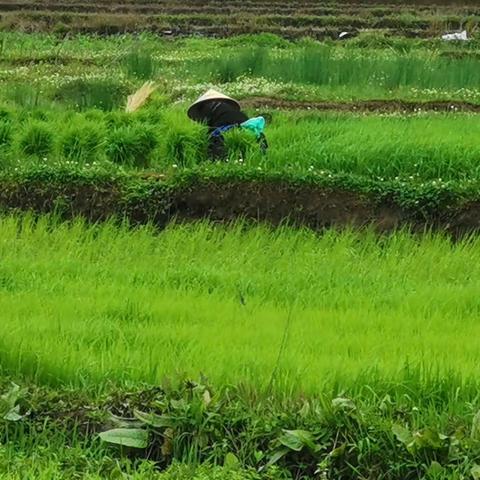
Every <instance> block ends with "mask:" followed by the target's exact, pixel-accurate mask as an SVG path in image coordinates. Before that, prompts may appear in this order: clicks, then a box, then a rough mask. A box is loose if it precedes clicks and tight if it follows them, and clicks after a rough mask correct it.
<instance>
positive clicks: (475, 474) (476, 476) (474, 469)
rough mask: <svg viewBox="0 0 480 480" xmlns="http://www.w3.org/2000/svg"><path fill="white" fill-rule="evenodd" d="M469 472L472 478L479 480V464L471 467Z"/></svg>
mask: <svg viewBox="0 0 480 480" xmlns="http://www.w3.org/2000/svg"><path fill="white" fill-rule="evenodd" d="M470 474H471V475H472V477H473V480H480V465H475V466H474V467H472V469H471V470H470Z"/></svg>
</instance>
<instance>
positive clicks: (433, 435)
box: [413, 428, 448, 449]
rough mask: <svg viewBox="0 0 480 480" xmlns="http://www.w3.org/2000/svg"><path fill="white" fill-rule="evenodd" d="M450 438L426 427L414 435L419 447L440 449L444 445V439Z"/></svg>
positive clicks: (416, 444)
mask: <svg viewBox="0 0 480 480" xmlns="http://www.w3.org/2000/svg"><path fill="white" fill-rule="evenodd" d="M442 437H443V439H445V438H448V437H445V436H444V435H442V436H440V434H439V433H438V432H437V431H436V430H433V429H431V428H425V429H423V430H420V431H419V432H415V434H414V435H413V441H414V443H415V446H416V447H418V448H433V449H439V448H442V447H443V439H442Z"/></svg>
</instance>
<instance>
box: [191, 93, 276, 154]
mask: <svg viewBox="0 0 480 480" xmlns="http://www.w3.org/2000/svg"><path fill="white" fill-rule="evenodd" d="M187 115H188V116H189V118H191V119H192V120H194V121H196V122H200V123H203V124H205V125H207V127H208V156H209V158H211V159H212V160H225V159H226V158H227V156H228V152H227V149H226V147H225V138H224V136H223V135H224V133H225V132H228V131H229V130H231V129H233V128H242V129H245V130H249V131H251V132H253V133H254V134H255V136H256V138H257V142H258V144H259V146H260V149H261V151H262V152H263V153H265V152H266V150H267V148H268V144H267V139H266V138H265V134H264V133H263V130H264V128H265V119H264V118H263V117H255V118H250V119H249V118H248V116H247V115H246V114H245V113H243V112H242V110H241V108H240V104H239V103H238V102H237V101H236V100H234V99H233V98H230V97H228V96H227V95H224V94H223V93H220V92H217V91H216V90H208V91H207V92H206V93H204V94H203V95H202V96H200V97H199V98H198V99H197V100H196V101H195V102H194V103H193V104H192V105H191V106H190V108H189V109H188V111H187Z"/></svg>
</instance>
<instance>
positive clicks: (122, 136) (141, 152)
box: [106, 125, 158, 167]
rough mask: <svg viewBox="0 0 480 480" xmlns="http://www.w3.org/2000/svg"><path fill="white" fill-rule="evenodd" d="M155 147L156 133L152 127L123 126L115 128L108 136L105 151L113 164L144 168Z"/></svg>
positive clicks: (156, 141) (156, 143) (156, 142)
mask: <svg viewBox="0 0 480 480" xmlns="http://www.w3.org/2000/svg"><path fill="white" fill-rule="evenodd" d="M157 145H158V138H157V133H156V130H155V128H154V127H153V126H150V125H139V126H136V125H125V126H121V127H118V128H115V129H114V130H113V132H112V133H111V134H110V136H109V138H108V142H107V148H106V151H107V156H108V158H109V159H110V160H111V161H112V162H114V163H118V164H121V165H128V166H132V167H146V166H148V164H149V162H150V159H151V156H152V153H153V151H154V150H155V148H156V147H157Z"/></svg>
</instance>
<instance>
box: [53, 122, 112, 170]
mask: <svg viewBox="0 0 480 480" xmlns="http://www.w3.org/2000/svg"><path fill="white" fill-rule="evenodd" d="M103 139H104V135H103V132H102V130H101V129H99V128H98V125H97V124H94V123H92V122H88V121H85V122H76V123H75V124H73V125H71V126H70V127H69V128H67V129H66V130H65V131H64V132H63V133H62V136H61V137H60V151H61V153H62V155H63V156H64V157H65V158H67V159H69V160H74V161H76V162H82V161H83V162H88V161H91V160H94V159H95V158H96V157H97V156H98V154H99V153H100V148H101V147H102V145H103Z"/></svg>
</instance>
